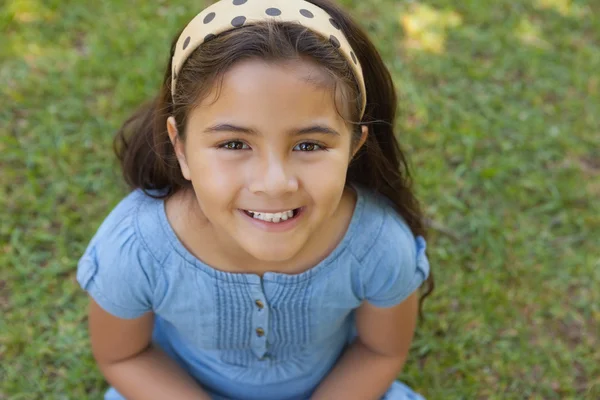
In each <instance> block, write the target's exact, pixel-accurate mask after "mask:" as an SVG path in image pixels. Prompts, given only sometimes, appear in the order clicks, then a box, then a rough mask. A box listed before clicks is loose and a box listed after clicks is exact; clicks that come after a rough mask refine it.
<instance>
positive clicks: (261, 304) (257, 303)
mask: <svg viewBox="0 0 600 400" xmlns="http://www.w3.org/2000/svg"><path fill="white" fill-rule="evenodd" d="M254 304H256V307H258V309H259V310H262V309H263V308H264V307H265V304H264V303H263V302H262V301H260V300H256V301H255V302H254Z"/></svg>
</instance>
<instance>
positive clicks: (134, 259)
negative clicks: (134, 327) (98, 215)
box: [77, 213, 155, 319]
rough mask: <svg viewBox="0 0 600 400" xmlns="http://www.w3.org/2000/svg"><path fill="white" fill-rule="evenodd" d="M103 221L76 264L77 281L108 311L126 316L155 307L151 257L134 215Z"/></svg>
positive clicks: (124, 317) (134, 316)
mask: <svg viewBox="0 0 600 400" xmlns="http://www.w3.org/2000/svg"><path fill="white" fill-rule="evenodd" d="M118 214H119V213H116V214H115V213H113V214H111V215H109V217H108V218H107V219H106V220H105V221H104V223H103V224H102V226H101V227H100V229H99V230H98V232H97V233H96V235H95V236H94V238H93V239H92V241H91V242H90V244H89V246H88V248H87V249H86V251H85V253H84V254H83V256H82V257H81V259H80V260H79V263H78V265H77V281H78V283H79V284H80V285H81V287H82V288H83V289H84V290H86V291H87V292H88V293H89V295H90V296H91V297H92V298H93V299H94V300H95V301H96V302H97V303H98V305H100V307H102V308H103V309H104V310H105V311H107V312H108V313H110V314H112V315H114V316H116V317H119V318H123V319H133V318H137V317H140V316H141V315H142V314H144V313H146V312H147V311H150V310H152V303H153V302H152V293H153V287H154V273H153V265H154V264H155V262H153V258H152V256H151V255H150V254H149V253H148V252H147V251H146V249H145V248H144V246H143V244H142V243H141V240H140V239H139V238H138V237H137V235H136V232H135V227H134V221H133V218H132V217H131V215H129V216H124V215H118Z"/></svg>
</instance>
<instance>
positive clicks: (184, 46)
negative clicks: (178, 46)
mask: <svg viewBox="0 0 600 400" xmlns="http://www.w3.org/2000/svg"><path fill="white" fill-rule="evenodd" d="M190 40H192V38H191V37H189V36H188V37H186V38H185V41H184V42H183V49H184V50H185V48H186V47H188V45H189V44H190Z"/></svg>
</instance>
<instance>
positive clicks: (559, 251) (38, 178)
mask: <svg viewBox="0 0 600 400" xmlns="http://www.w3.org/2000/svg"><path fill="white" fill-rule="evenodd" d="M340 1H342V2H343V3H345V4H346V5H347V6H348V7H349V8H350V9H351V10H352V12H353V14H354V15H355V16H356V17H357V18H358V19H359V20H360V22H361V24H362V25H363V26H364V27H365V28H366V29H368V30H369V31H370V32H371V34H372V37H373V38H375V39H376V43H377V45H378V46H379V49H380V50H381V53H382V54H383V56H384V58H385V60H386V62H387V64H388V65H389V68H390V69H391V71H392V73H393V75H394V77H395V79H396V83H397V87H398V90H399V93H400V95H401V110H400V111H401V113H400V115H401V116H400V119H399V120H398V126H399V128H400V129H399V132H400V139H401V142H402V143H403V146H404V147H405V148H406V149H407V151H408V153H409V154H410V158H411V163H412V166H413V168H414V174H415V182H416V187H417V190H418V193H419V197H420V198H421V199H422V201H423V204H424V208H425V210H426V213H427V216H428V218H429V220H430V225H431V230H430V237H429V257H430V260H431V264H432V268H433V271H434V272H435V277H436V281H437V288H436V291H435V294H434V295H433V296H432V297H430V298H429V299H428V301H427V302H426V303H425V313H426V319H425V320H424V321H423V323H422V325H421V326H420V328H419V331H418V334H417V337H416V339H415V341H414V346H413V349H412V352H411V358H410V360H409V362H408V364H407V365H406V367H405V369H404V371H403V373H402V375H401V377H400V378H401V379H402V380H403V381H405V382H406V383H408V384H409V385H411V386H413V387H414V388H415V389H416V390H418V391H419V392H421V393H423V394H424V395H425V396H426V397H427V398H428V399H488V398H489V399H599V398H600V350H599V349H600V250H599V249H600V17H599V16H600V2H598V1H596V0H581V1H570V0H496V1H482V0H464V1H450V0H427V1H414V0H413V1H408V0H406V1H401V0H370V1H364V0H340ZM192 3H193V4H196V5H197V4H198V3H202V1H200V2H198V1H196V2H190V1H184V0H171V1H164V0H156V1H142V0H135V1H131V0H130V1H125V0H110V1H109V0H106V1H95V2H88V1H81V0H80V1H77V0H70V1H65V0H29V1H26V0H4V1H3V2H2V3H0V4H1V5H0V28H1V31H2V32H4V34H3V35H2V40H1V42H2V43H1V44H0V99H1V100H0V102H1V104H2V106H1V107H0V140H1V141H0V150H1V152H2V157H1V159H0V167H1V174H0V190H1V192H0V207H1V209H2V220H1V224H0V241H1V243H0V245H1V247H0V266H1V271H0V359H1V360H2V361H1V362H0V382H1V383H0V385H1V386H0V399H11V400H25V399H48V400H51V399H78V400H79V399H98V398H101V393H102V392H103V391H104V389H105V383H104V382H103V379H102V377H101V375H100V374H99V372H98V370H97V369H96V367H95V365H94V362H93V359H92V357H91V354H90V349H89V345H88V338H87V334H86V317H85V306H86V297H85V294H84V293H83V292H82V291H81V290H80V289H79V287H78V286H77V284H76V282H75V269H76V263H77V260H78V258H79V257H80V255H81V254H82V252H83V250H84V248H85V246H86V245H87V242H88V241H89V239H90V238H91V236H92V235H93V233H94V232H95V229H96V228H97V226H98V225H99V223H100V222H101V221H102V219H103V218H104V217H105V216H106V214H107V213H108V212H109V210H110V209H111V207H112V206H113V205H115V204H116V203H117V202H118V201H119V200H120V198H121V197H122V196H123V195H124V194H125V193H126V188H125V186H124V185H123V184H122V183H121V178H120V172H119V170H118V169H117V166H116V162H115V159H114V157H113V154H112V148H111V141H112V137H113V134H114V132H115V129H116V128H117V127H118V126H119V124H120V123H121V122H122V121H123V119H124V118H125V117H126V116H128V114H130V113H131V112H132V111H133V110H134V108H135V107H136V105H138V104H139V103H140V102H142V101H143V100H145V99H148V98H150V97H151V96H152V95H153V94H154V93H155V91H156V90H157V85H158V82H159V81H160V78H161V74H162V70H163V67H164V65H165V62H166V58H167V52H166V49H167V48H168V43H169V42H170V39H171V36H172V35H173V34H175V33H176V31H177V30H178V28H179V27H180V26H181V25H182V24H183V23H185V22H186V21H187V20H188V19H190V18H191V17H192V16H193V15H195V12H197V11H198V8H196V7H198V6H196V7H194V8H192V7H189V5H190V4H192Z"/></svg>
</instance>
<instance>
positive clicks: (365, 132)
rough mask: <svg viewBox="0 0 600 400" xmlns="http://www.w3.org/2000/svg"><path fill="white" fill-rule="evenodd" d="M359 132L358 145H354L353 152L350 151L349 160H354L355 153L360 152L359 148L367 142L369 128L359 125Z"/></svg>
mask: <svg viewBox="0 0 600 400" xmlns="http://www.w3.org/2000/svg"><path fill="white" fill-rule="evenodd" d="M360 130H361V135H360V139H359V140H358V143H356V146H355V147H354V150H353V151H352V157H351V158H354V156H355V155H356V153H358V151H359V150H360V148H361V147H363V145H364V144H365V142H366V141H367V137H369V127H368V126H366V125H361V126H360Z"/></svg>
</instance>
